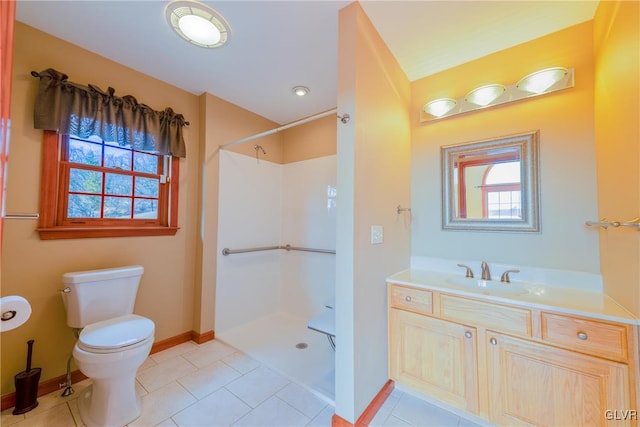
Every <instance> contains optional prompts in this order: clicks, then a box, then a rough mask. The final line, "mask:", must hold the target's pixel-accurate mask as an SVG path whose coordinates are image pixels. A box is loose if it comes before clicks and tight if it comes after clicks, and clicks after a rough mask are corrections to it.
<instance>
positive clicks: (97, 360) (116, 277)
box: [62, 265, 155, 427]
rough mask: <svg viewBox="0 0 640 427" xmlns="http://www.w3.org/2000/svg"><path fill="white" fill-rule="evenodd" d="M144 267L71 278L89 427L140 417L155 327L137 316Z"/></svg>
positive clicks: (68, 292) (68, 297)
mask: <svg viewBox="0 0 640 427" xmlns="http://www.w3.org/2000/svg"><path fill="white" fill-rule="evenodd" d="M143 272H144V268H143V267H141V266H137V265H135V266H128V267H120V268H108V269H103V270H91V271H79V272H73V273H66V274H64V275H63V276H62V281H63V283H64V285H65V286H66V287H65V289H64V291H63V293H62V295H63V300H64V304H65V308H66V310H67V324H68V325H69V326H71V327H72V328H76V329H80V328H82V331H81V332H80V335H79V337H78V341H77V342H76V345H75V347H74V348H73V358H74V360H75V361H76V365H77V366H78V368H79V369H80V371H81V372H82V373H83V374H85V375H86V376H88V377H89V378H91V380H92V382H93V383H92V385H91V386H90V387H88V388H87V390H86V391H84V392H83V393H82V395H81V396H80V398H79V399H78V406H79V408H80V417H81V418H82V421H83V422H84V423H85V424H86V425H87V426H88V427H94V426H96V427H98V426H100V427H103V426H109V427H121V426H124V425H126V424H128V423H130V422H131V421H133V420H135V419H136V418H138V417H139V416H140V413H141V412H142V405H141V400H140V398H139V397H138V395H137V394H136V390H135V378H136V371H137V370H138V368H139V367H140V365H142V363H143V362H144V360H145V359H146V358H147V356H149V353H150V351H151V345H152V344H153V339H154V331H155V325H154V323H153V322H152V321H151V320H150V319H147V318H145V317H142V316H138V315H136V314H133V306H134V304H135V300H136V293H137V291H138V285H139V283H140V277H141V276H142V273H143Z"/></svg>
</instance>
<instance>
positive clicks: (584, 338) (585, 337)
mask: <svg viewBox="0 0 640 427" xmlns="http://www.w3.org/2000/svg"><path fill="white" fill-rule="evenodd" d="M587 338H589V335H587V333H586V332H578V339H581V340H583V341H584V340H586V339H587Z"/></svg>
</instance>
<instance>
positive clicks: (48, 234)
mask: <svg viewBox="0 0 640 427" xmlns="http://www.w3.org/2000/svg"><path fill="white" fill-rule="evenodd" d="M179 229H180V227H77V228H73V227H51V228H38V229H37V230H38V233H40V240H57V239H86V238H100V237H143V236H174V235H175V234H176V233H177V232H178V230H179Z"/></svg>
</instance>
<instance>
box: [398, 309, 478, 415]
mask: <svg viewBox="0 0 640 427" xmlns="http://www.w3.org/2000/svg"><path fill="white" fill-rule="evenodd" d="M389 316H390V325H391V331H390V338H391V342H390V348H391V354H390V355H389V360H390V371H391V372H390V374H391V378H392V379H394V380H396V381H399V382H400V383H402V384H406V385H407V386H409V387H412V388H414V389H416V390H420V391H421V392H424V393H427V394H429V395H431V396H433V397H435V398H437V399H440V400H443V401H445V402H448V403H451V404H453V405H455V406H457V407H460V408H463V409H465V410H467V411H469V412H472V413H478V380H477V378H478V375H477V360H478V358H477V344H476V330H475V328H473V327H468V326H464V325H459V324H457V323H452V322H447V321H445V320H440V319H435V318H433V317H427V316H423V315H421V314H416V313H411V312H408V311H404V310H399V309H395V308H392V309H391V311H390V313H389Z"/></svg>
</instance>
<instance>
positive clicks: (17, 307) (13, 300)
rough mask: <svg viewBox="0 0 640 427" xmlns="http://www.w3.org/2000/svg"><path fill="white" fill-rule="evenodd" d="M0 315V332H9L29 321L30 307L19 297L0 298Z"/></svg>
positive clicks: (27, 302)
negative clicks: (0, 318) (0, 314)
mask: <svg viewBox="0 0 640 427" xmlns="http://www.w3.org/2000/svg"><path fill="white" fill-rule="evenodd" d="M0 313H2V320H1V321H0V332H5V331H10V330H11V329H15V328H17V327H18V326H20V325H22V324H23V323H24V322H26V321H27V320H29V316H31V305H30V304H29V301H27V300H26V299H24V298H23V297H21V296H17V295H10V296H7V297H2V298H0Z"/></svg>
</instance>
